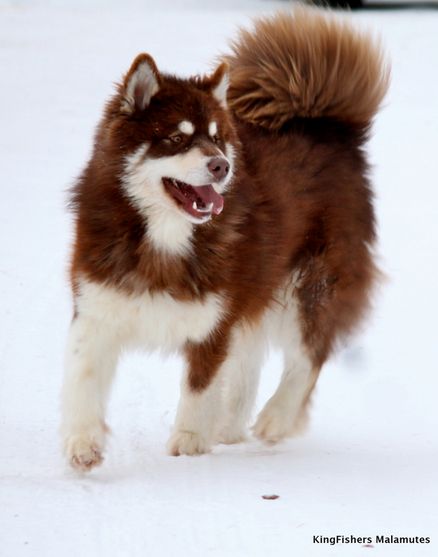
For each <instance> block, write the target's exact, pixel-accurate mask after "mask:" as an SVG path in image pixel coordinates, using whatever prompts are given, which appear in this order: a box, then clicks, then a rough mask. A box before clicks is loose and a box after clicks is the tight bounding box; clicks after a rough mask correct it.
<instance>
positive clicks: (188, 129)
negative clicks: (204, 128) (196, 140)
mask: <svg viewBox="0 0 438 557" xmlns="http://www.w3.org/2000/svg"><path fill="white" fill-rule="evenodd" d="M178 129H179V131H180V132H182V133H185V134H187V135H193V133H194V132H195V126H194V125H193V124H192V123H191V122H189V121H188V120H183V121H182V122H180V123H179V124H178Z"/></svg>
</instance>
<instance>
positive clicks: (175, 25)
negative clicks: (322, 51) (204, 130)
mask: <svg viewBox="0 0 438 557" xmlns="http://www.w3.org/2000/svg"><path fill="white" fill-rule="evenodd" d="M156 4H157V6H159V7H155V8H149V7H147V1H146V0H145V1H140V0H138V1H136V2H134V1H131V2H125V3H124V6H125V7H124V8H123V9H122V8H121V7H118V5H117V4H116V3H115V2H114V0H113V1H112V2H103V1H101V2H98V3H96V4H95V5H94V7H90V5H89V3H87V2H85V0H81V1H80V2H76V3H75V9H74V10H73V9H68V8H66V7H63V6H62V4H61V3H60V2H55V1H52V2H49V3H44V2H34V3H32V4H31V3H30V2H26V1H24V0H23V1H22V2H4V1H1V2H0V67H1V68H2V77H1V80H2V86H1V88H0V122H1V124H0V126H1V127H0V154H1V170H0V172H1V175H2V178H1V183H0V188H1V194H2V195H1V199H2V201H1V206H0V238H1V246H0V250H1V251H0V296H1V314H0V331H1V334H0V355H1V358H0V371H1V375H0V382H1V388H0V555H1V556H2V557H21V556H22V555H23V556H27V555H32V556H44V557H46V556H51V555H60V556H63V557H69V556H73V555H74V556H77V555H80V556H81V557H94V556H105V557H119V556H120V557H125V556H129V557H137V556H145V555H157V556H160V557H161V556H163V557H167V556H173V555H176V554H179V555H184V556H185V555H187V556H196V557H197V556H200V557H201V556H202V557H203V556H206V555H215V556H236V557H237V556H239V557H257V556H271V555H275V556H279V557H283V556H292V555H294V556H298V557H307V556H313V555H318V556H319V555H322V556H341V555H342V556H343V555H348V556H355V555H366V554H368V552H369V554H370V555H375V556H379V555H395V554H397V555H409V556H410V557H416V556H421V555H438V534H437V532H438V493H437V487H438V482H437V471H436V470H438V454H437V430H438V427H437V426H438V411H437V406H436V389H437V386H438V375H437V371H438V370H437V361H438V350H437V339H436V331H437V326H436V319H435V316H436V315H437V312H438V303H437V292H436V273H437V271H438V264H437V260H436V238H437V232H438V209H437V199H438V192H437V189H436V188H437V187H438V183H437V175H438V162H437V161H438V157H437V148H438V72H437V66H436V53H437V49H438V12H412V11H407V12H390V13H384V12H378V13H373V12H366V13H360V14H354V15H353V16H351V17H352V18H353V19H355V20H356V21H357V23H358V24H359V25H364V26H367V27H371V28H373V29H375V30H377V31H378V32H380V33H381V34H382V36H383V39H384V42H385V44H386V46H387V49H388V51H389V53H390V56H391V58H392V61H393V85H392V88H391V92H390V95H389V97H388V99H387V106H386V108H385V110H384V111H383V112H382V113H381V114H380V116H379V117H378V119H377V122H376V125H375V128H374V129H375V136H374V138H373V140H372V142H371V144H370V152H371V158H372V161H373V163H374V165H375V170H374V177H375V185H376V191H377V205H378V214H379V221H380V233H381V242H380V253H381V263H382V267H383V268H384V270H385V271H386V273H387V274H388V276H389V280H388V283H387V284H386V286H385V287H384V289H383V290H382V293H381V295H380V297H379V300H378V302H377V304H376V311H375V312H374V317H373V319H372V320H371V322H370V323H369V324H368V326H367V327H366V328H365V329H364V332H363V333H362V334H361V335H359V336H357V337H356V339H355V340H354V341H353V342H352V344H350V345H349V348H348V349H345V350H344V351H342V352H341V353H340V354H339V355H338V356H337V357H336V358H335V359H334V360H333V361H332V362H331V363H330V364H329V365H327V366H326V368H325V370H324V372H323V374H322V378H321V381H320V383H319V387H318V389H317V395H316V396H315V404H314V411H313V421H312V427H311V429H310V431H309V432H308V433H307V435H306V436H305V437H303V438H301V439H299V440H294V441H290V442H287V443H284V444H282V445H279V446H277V447H275V448H268V447H265V446H263V445H262V444H260V443H259V442H256V441H251V442H249V443H247V444H244V445H241V446H236V447H224V446H220V447H218V448H216V449H215V450H214V452H213V453H212V454H211V455H206V456H202V457H198V458H189V457H180V458H177V459H176V458H171V457H168V456H167V455H166V454H165V451H164V444H165V441H166V438H167V436H168V433H169V428H170V426H171V423H172V419H173V416H174V412H175V407H176V403H177V396H178V382H179V374H180V362H179V361H178V360H177V359H169V360H167V361H163V360H161V359H160V358H159V357H158V356H149V357H148V356H145V355H139V354H137V355H130V356H129V357H126V358H125V359H124V361H123V363H122V366H121V369H120V373H119V376H118V381H117V384H116V386H115V389H114V393H113V398H112V402H111V408H110V420H109V421H110V424H111V426H112V429H113V436H112V442H111V446H110V448H109V452H108V455H107V459H106V461H105V463H104V465H103V467H102V468H100V469H98V470H96V471H94V472H93V473H92V474H91V475H90V476H88V477H77V476H75V475H74V474H73V473H71V472H70V471H68V470H66V468H65V465H64V463H63V460H62V459H61V456H60V451H59V440H58V436H57V426H58V391H59V387H60V382H61V376H62V358H63V347H64V342H65V336H66V332H67V327H68V323H69V319H70V315H71V313H70V312H71V308H70V297H69V291H68V286H67V280H66V272H65V269H66V263H67V259H68V245H69V242H70V239H71V224H70V218H69V216H68V215H67V214H66V211H65V198H66V196H65V190H66V188H67V186H68V185H69V184H70V183H71V181H72V179H73V178H74V176H75V175H77V173H78V171H79V170H80V168H81V166H82V165H83V163H84V161H85V159H86V157H87V156H88V153H89V150H90V145H91V136H92V130H93V127H94V124H95V122H96V120H97V117H98V115H99V112H100V109H101V106H102V104H103V101H104V100H105V99H106V97H107V96H108V94H109V93H110V91H111V87H112V82H113V81H115V80H116V79H118V78H119V76H120V75H121V73H122V72H123V71H124V70H126V69H127V67H128V65H129V63H130V61H131V59H132V58H133V57H134V55H135V54H137V53H138V52H140V51H143V50H147V51H149V52H150V53H151V54H153V56H154V57H155V59H156V60H157V62H158V64H159V66H160V67H161V68H162V69H164V70H168V71H175V72H178V73H182V74H188V73H190V72H198V71H206V70H208V69H209V68H210V67H211V66H210V65H209V62H210V61H211V60H212V58H213V57H214V56H215V55H216V54H217V53H218V52H219V51H220V50H221V49H223V48H225V44H226V39H227V37H230V36H232V35H233V32H234V31H235V29H236V26H237V25H239V24H245V23H247V22H248V21H249V19H250V17H251V16H253V15H255V14H256V13H260V12H262V11H265V12H267V11H272V10H274V9H276V8H278V6H284V5H285V4H284V3H281V4H280V3H276V2H270V1H267V0H265V1H260V0H259V1H257V0H246V1H245V0H241V1H237V2H232V1H230V0H228V1H225V2H220V3H219V2H213V1H212V0H208V2H201V1H200V2H195V1H193V0H192V2H190V3H189V4H188V6H189V7H184V6H187V3H183V2H182V1H181V0H180V1H178V2H172V3H170V2H157V3H156ZM108 6H110V7H108ZM128 6H129V8H128ZM201 6H202V7H201ZM278 373H279V359H278V358H277V357H275V356H274V357H272V358H271V359H270V360H269V362H268V364H267V366H266V369H265V370H264V376H263V383H262V388H261V393H260V404H259V406H260V405H261V404H262V402H263V401H264V400H266V398H267V397H268V396H269V394H270V393H271V392H272V390H273V389H274V386H275V382H276V380H277V378H278ZM264 494H278V495H279V496H280V498H279V499H277V500H275V501H267V500H264V499H262V497H261V496H262V495H264ZM319 534H323V535H329V536H333V535H336V534H345V535H350V534H354V535H356V536H375V535H379V534H394V535H403V536H408V535H417V536H431V537H432V541H431V543H430V544H429V545H424V546H421V545H416V546H397V545H393V546H389V545H387V546H382V545H379V546H375V547H374V548H368V547H366V548H365V547H362V546H361V544H359V545H357V546H354V547H350V546H345V545H344V546H333V547H332V546H329V545H324V546H323V545H315V544H313V543H312V536H313V535H319Z"/></svg>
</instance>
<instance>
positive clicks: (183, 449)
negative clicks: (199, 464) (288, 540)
mask: <svg viewBox="0 0 438 557" xmlns="http://www.w3.org/2000/svg"><path fill="white" fill-rule="evenodd" d="M210 450H211V445H210V442H209V441H208V440H207V439H205V438H204V437H202V436H201V435H200V434H199V433H198V432H196V431H184V430H177V431H175V432H174V433H173V434H172V435H171V437H170V439H169V441H168V442H167V451H168V453H169V454H170V455H172V456H180V455H200V454H204V453H209V452H210Z"/></svg>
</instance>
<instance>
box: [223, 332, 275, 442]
mask: <svg viewBox="0 0 438 557" xmlns="http://www.w3.org/2000/svg"><path fill="white" fill-rule="evenodd" d="M266 349H267V337H266V334H265V330H264V328H263V327H262V326H249V325H240V326H238V327H236V328H235V329H234V331H233V334H232V338H231V341H230V345H229V349H228V357H227V359H226V361H225V362H224V364H223V365H222V366H221V369H220V374H221V375H222V377H223V381H224V389H223V395H224V408H223V423H222V426H221V430H220V433H219V437H218V440H219V441H220V442H221V443H226V444H232V443H239V442H241V441H244V440H245V439H246V437H247V427H248V424H249V421H250V419H251V415H252V411H253V407H254V402H255V398H256V395H257V389H258V384H259V378H260V369H261V366H262V364H263V360H264V357H265V354H266Z"/></svg>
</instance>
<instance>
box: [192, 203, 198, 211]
mask: <svg viewBox="0 0 438 557" xmlns="http://www.w3.org/2000/svg"><path fill="white" fill-rule="evenodd" d="M192 208H193V209H195V211H197V210H198V204H197V203H196V201H193V203H192Z"/></svg>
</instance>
